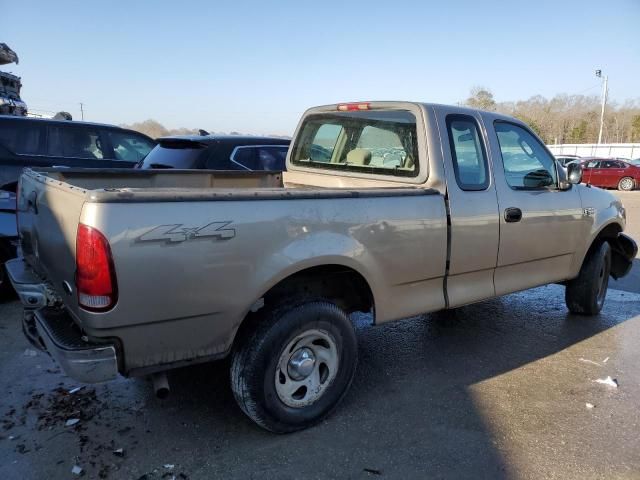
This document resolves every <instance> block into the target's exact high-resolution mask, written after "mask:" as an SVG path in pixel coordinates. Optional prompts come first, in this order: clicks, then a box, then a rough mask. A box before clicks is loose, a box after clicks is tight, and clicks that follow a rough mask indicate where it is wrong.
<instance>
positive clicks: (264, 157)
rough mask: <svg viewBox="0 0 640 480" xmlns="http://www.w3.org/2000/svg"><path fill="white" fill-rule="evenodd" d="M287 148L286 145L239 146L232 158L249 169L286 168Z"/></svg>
mask: <svg viewBox="0 0 640 480" xmlns="http://www.w3.org/2000/svg"><path fill="white" fill-rule="evenodd" d="M287 149H288V147H287V146H286V145H283V146H277V145H257V146H246V147H237V148H236V149H235V150H234V152H232V154H231V160H232V161H233V162H234V163H236V164H239V165H240V167H241V168H242V167H244V168H245V169H247V170H284V168H285V160H286V158H287Z"/></svg>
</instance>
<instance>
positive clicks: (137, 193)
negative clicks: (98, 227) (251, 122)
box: [32, 168, 437, 203]
mask: <svg viewBox="0 0 640 480" xmlns="http://www.w3.org/2000/svg"><path fill="white" fill-rule="evenodd" d="M32 172H33V173H32V176H33V177H34V178H35V179H37V180H39V181H42V182H45V183H47V184H48V185H50V186H52V187H59V188H66V189H69V190H72V191H75V192H76V193H80V194H84V195H86V196H87V197H88V200H89V201H92V202H97V203H129V202H179V201H197V200H216V201H224V200H262V199H271V200H277V199H289V198H298V199H305V198H306V199H314V198H317V199H319V198H349V197H363V196H364V197H385V196H397V195H428V194H435V193H437V192H435V191H432V190H429V189H424V188H417V187H366V188H324V187H318V186H308V185H298V184H296V185H293V184H285V183H284V182H283V176H282V172H249V171H247V172H236V171H213V170H212V171H207V170H130V169H109V170H107V169H105V170H102V169H64V170H61V169H53V168H42V169H33V170H32Z"/></svg>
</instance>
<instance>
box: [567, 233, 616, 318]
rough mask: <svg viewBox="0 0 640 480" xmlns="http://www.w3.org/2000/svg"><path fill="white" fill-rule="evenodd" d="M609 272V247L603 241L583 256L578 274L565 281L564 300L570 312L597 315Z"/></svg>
mask: <svg viewBox="0 0 640 480" xmlns="http://www.w3.org/2000/svg"><path fill="white" fill-rule="evenodd" d="M610 272H611V247H610V246H609V244H608V243H607V242H603V243H601V244H600V245H598V246H597V247H596V248H594V249H593V250H592V251H591V252H590V253H589V254H588V256H587V258H585V260H584V263H583V264H582V268H581V269H580V274H579V275H578V276H577V277H576V278H574V279H573V280H571V281H569V282H567V288H566V290H565V302H566V304H567V308H568V309H569V311H571V313H577V314H581V315H597V314H598V313H600V310H602V307H603V306H604V299H605V297H606V296H607V288H608V287H609V273H610Z"/></svg>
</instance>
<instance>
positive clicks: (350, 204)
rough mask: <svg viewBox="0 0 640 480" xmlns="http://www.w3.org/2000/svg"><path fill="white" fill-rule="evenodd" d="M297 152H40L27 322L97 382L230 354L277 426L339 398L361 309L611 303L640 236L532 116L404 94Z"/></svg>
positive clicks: (308, 130)
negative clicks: (279, 156) (47, 159)
mask: <svg viewBox="0 0 640 480" xmlns="http://www.w3.org/2000/svg"><path fill="white" fill-rule="evenodd" d="M287 168H288V172H286V173H284V174H281V173H273V172H249V173H238V172H210V171H193V172H190V171H183V170H173V171H172V170H162V171H131V170H127V171H117V170H109V171H95V170H73V169H67V170H55V169H48V170H47V169H42V170H27V171H26V172H25V173H24V174H23V175H22V177H21V180H20V185H19V192H18V211H19V215H18V221H19V233H20V238H21V251H22V252H21V253H22V256H21V257H20V258H18V259H16V260H14V261H11V262H9V263H8V264H7V270H8V273H9V276H10V278H11V280H12V282H13V285H14V286H15V288H16V290H17V291H18V293H19V295H20V298H21V299H22V302H23V303H24V305H25V319H24V331H25V333H26V335H27V337H29V338H30V339H31V340H32V341H33V342H34V343H35V344H36V345H39V346H41V347H42V348H46V349H47V350H48V351H49V352H50V353H51V355H52V356H53V357H55V358H56V359H57V360H58V361H59V363H60V364H61V365H62V367H63V368H64V370H65V371H66V373H67V374H68V375H70V376H71V377H74V378H76V379H78V380H80V381H85V382H101V381H106V380H110V379H113V378H114V377H116V376H117V375H118V374H121V375H125V376H139V375H153V376H154V379H155V385H156V388H157V390H158V392H166V391H167V388H168V386H167V385H168V384H166V378H167V377H166V374H165V373H164V372H166V371H167V370H169V369H171V368H174V367H179V366H184V365H188V364H191V363H196V362H205V361H211V360H216V359H220V358H223V357H226V356H228V355H230V356H231V379H232V382H231V383H232V384H231V387H232V389H233V392H234V395H235V398H236V399H237V401H238V404H239V405H240V407H241V408H242V410H243V411H244V412H245V413H246V414H247V415H248V416H249V417H251V418H252V419H253V420H254V421H255V422H257V423H258V424H259V425H261V426H262V427H264V428H266V429H269V430H271V431H274V432H289V431H293V430H297V429H301V428H304V427H306V426H309V425H311V424H313V423H315V422H317V421H318V420H319V419H321V418H323V417H324V416H326V415H327V414H328V413H329V412H330V411H331V410H332V409H333V408H334V407H335V406H336V405H337V404H338V402H339V401H340V400H341V399H342V398H343V397H344V395H345V394H346V392H347V390H348V388H349V385H350V384H351V381H352V379H353V376H354V373H355V369H356V363H357V356H358V353H357V343H356V338H355V333H354V329H353V327H352V324H351V322H350V319H349V314H350V313H351V312H354V311H363V312H370V313H371V321H372V322H373V323H374V324H381V323H384V322H388V321H391V320H396V319H401V318H404V317H408V316H411V315H416V314H420V313H425V312H433V311H437V310H442V309H448V308H456V307H459V306H461V305H465V304H469V303H473V302H479V301H482V300H485V299H488V298H492V297H495V296H499V295H504V294H507V293H510V292H515V291H518V290H524V289H527V288H531V287H536V286H539V285H544V284H548V283H563V284H565V285H566V303H567V307H568V308H569V310H570V311H572V312H574V313H578V314H585V315H594V314H597V313H598V312H599V311H600V309H601V308H602V306H603V303H604V300H605V295H606V291H607V285H608V278H609V276H610V275H611V276H613V277H614V278H618V277H621V276H623V275H625V274H626V273H627V272H628V271H629V269H630V266H631V259H632V258H633V257H634V256H635V254H636V251H637V247H636V245H635V243H634V242H633V240H631V239H630V238H629V237H627V236H625V235H623V234H622V233H621V232H622V230H623V229H624V226H625V210H624V208H623V206H622V204H621V203H620V201H619V200H617V199H616V198H615V197H613V196H612V195H611V194H609V193H607V192H605V191H603V190H600V189H597V188H591V187H589V186H586V185H580V184H579V182H580V177H581V171H580V167H577V166H571V167H569V170H568V171H565V170H564V169H563V168H562V167H559V166H558V165H557V164H556V162H555V160H554V157H553V156H552V155H551V154H550V153H549V151H548V150H547V149H546V148H545V146H544V144H543V143H542V142H541V141H540V140H539V139H538V138H537V137H536V136H535V135H534V134H533V133H532V132H531V130H530V129H529V128H528V127H527V126H526V125H525V124H523V123H522V122H520V121H518V120H516V119H514V118H510V117H506V116H503V115H498V114H495V113H488V112H482V111H477V110H470V109H465V108H458V107H447V106H442V105H432V104H423V103H409V102H370V103H353V104H340V105H329V106H323V107H317V108H312V109H310V110H308V111H307V112H306V113H305V114H304V116H303V117H302V120H301V122H300V124H299V126H298V128H297V131H296V133H295V137H294V140H293V142H292V144H291V148H290V150H289V153H288V157H287Z"/></svg>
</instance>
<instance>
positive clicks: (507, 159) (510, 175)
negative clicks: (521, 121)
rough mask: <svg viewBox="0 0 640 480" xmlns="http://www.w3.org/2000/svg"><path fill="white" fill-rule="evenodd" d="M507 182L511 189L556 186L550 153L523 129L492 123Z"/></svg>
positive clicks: (555, 174) (554, 170)
mask: <svg viewBox="0 0 640 480" xmlns="http://www.w3.org/2000/svg"><path fill="white" fill-rule="evenodd" d="M494 125H495V130H496V134H497V136H498V143H499V144H500V153H501V154H502V162H503V164H504V173H505V178H506V181H507V184H508V185H509V186H510V187H511V188H513V189H514V190H537V189H541V188H549V187H552V186H554V185H557V172H556V163H555V161H554V158H553V156H552V155H551V154H550V153H549V152H547V150H546V149H545V148H544V146H543V145H542V144H541V143H540V142H539V141H538V139H536V138H535V137H534V136H533V135H532V134H531V133H530V132H529V131H527V130H526V129H524V128H522V127H520V126H518V125H515V124H512V123H507V122H502V121H497V122H495V123H494Z"/></svg>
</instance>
